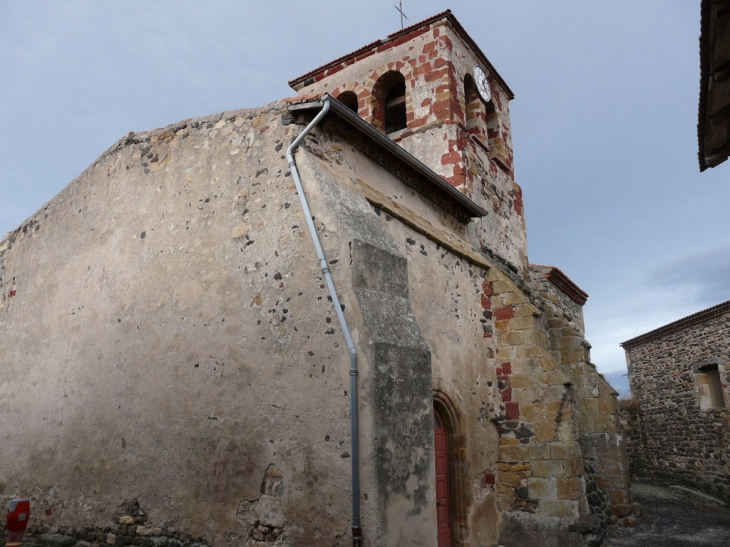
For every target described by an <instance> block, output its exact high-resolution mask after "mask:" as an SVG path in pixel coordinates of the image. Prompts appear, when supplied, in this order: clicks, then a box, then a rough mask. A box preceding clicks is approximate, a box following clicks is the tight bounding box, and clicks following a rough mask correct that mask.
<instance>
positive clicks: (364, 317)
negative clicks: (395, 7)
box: [0, 11, 633, 547]
mask: <svg viewBox="0 0 730 547" xmlns="http://www.w3.org/2000/svg"><path fill="white" fill-rule="evenodd" d="M289 83H290V85H291V87H292V88H293V89H294V91H295V92H296V96H294V97H292V98H289V99H286V100H279V101H275V102H273V103H271V104H269V105H267V106H264V107H261V108H258V109H250V110H236V111H228V112H223V113H220V114H215V115H211V116H206V117H202V118H196V119H188V120H184V121H182V122H179V123H176V124H173V125H171V126H168V127H165V128H162V129H155V130H153V131H149V132H144V133H130V134H129V135H127V136H125V137H123V138H122V139H120V140H119V141H118V142H117V143H116V144H114V145H113V146H112V147H111V148H110V149H109V150H107V151H106V152H104V153H103V154H102V155H101V156H100V157H99V158H98V159H97V160H96V161H95V162H94V163H93V164H92V165H91V166H90V167H89V168H88V169H86V170H85V171H84V172H83V173H81V174H80V175H79V176H78V178H76V179H75V180H74V181H72V182H71V183H70V184H69V185H68V186H67V187H66V188H65V189H64V190H62V191H61V192H60V193H59V194H58V195H57V196H55V197H54V198H53V199H52V200H51V201H49V202H48V203H47V204H45V205H44V206H43V207H42V208H41V209H40V210H39V211H38V212H36V213H35V214H34V215H32V216H31V217H30V218H29V219H28V220H27V221H25V222H24V223H23V224H22V225H21V226H20V227H19V228H18V229H17V230H15V231H13V232H10V233H8V234H6V236H5V237H4V238H3V239H2V241H0V393H1V396H0V413H2V415H3V417H4V419H3V420H2V422H1V425H0V428H1V429H0V433H1V435H2V445H3V449H2V454H3V457H2V458H1V459H0V497H3V499H7V498H9V497H15V496H21V495H22V496H26V497H28V498H30V499H31V502H32V510H31V511H32V518H31V523H30V528H31V532H32V533H44V532H54V533H58V534H62V535H66V536H69V537H71V538H73V539H74V540H83V541H86V542H89V543H91V544H93V545H97V544H98V546H99V547H107V546H110V545H118V546H121V545H139V546H151V545H170V546H172V547H193V546H195V547H202V546H208V545H211V546H213V547H228V546H231V547H232V546H234V545H235V546H245V547H269V546H277V547H284V546H286V547H315V546H316V547H322V546H327V547H330V546H331V547H336V546H344V545H348V546H349V545H353V546H362V547H365V546H367V547H404V546H409V547H410V546H414V547H415V546H419V547H420V546H423V547H457V546H459V547H461V546H470V547H495V546H497V545H502V546H504V547H517V546H520V547H529V546H535V547H537V546H540V547H551V546H555V547H557V546H561V547H563V546H582V545H601V544H602V543H603V541H604V537H605V533H606V527H607V525H608V524H610V523H613V522H617V521H618V520H619V519H622V518H624V517H627V516H629V515H630V514H631V512H632V508H633V505H632V503H631V499H630V493H629V477H628V467H627V463H626V462H627V460H626V449H625V445H624V441H623V438H622V436H621V434H620V425H619V417H618V408H617V402H616V395H617V394H616V392H615V391H614V390H613V389H612V387H611V386H610V385H609V384H608V383H607V382H606V381H605V380H604V379H603V377H602V376H601V375H600V374H598V372H597V371H596V369H595V365H593V364H592V363H591V361H590V344H589V343H588V342H587V341H586V339H585V329H584V323H583V305H584V304H585V302H586V299H587V297H588V295H587V294H586V293H585V292H584V291H583V290H582V289H581V288H579V287H578V286H577V285H576V284H575V283H573V281H571V280H570V279H569V277H568V276H567V275H566V274H565V273H563V272H562V271H561V270H560V269H559V268H557V267H554V266H542V265H534V264H530V263H529V260H528V254H527V235H526V228H525V206H524V202H523V194H522V189H521V188H520V186H519V185H518V184H517V182H515V180H514V179H515V169H514V162H515V158H514V154H513V147H512V137H511V134H512V126H511V123H510V113H509V108H510V101H511V100H512V99H513V98H514V94H513V92H512V90H510V88H509V86H508V85H507V83H506V82H505V81H504V80H503V78H502V77H501V76H500V75H499V73H498V72H497V70H496V69H495V67H494V66H492V64H491V63H490V62H489V60H488V59H487V57H486V56H485V55H484V53H483V52H482V51H481V49H480V48H479V46H478V45H477V44H476V43H475V42H474V41H473V40H472V39H471V38H470V37H469V35H468V33H467V32H466V30H465V29H464V28H463V27H462V25H461V24H460V23H459V21H458V20H457V19H456V18H455V17H454V15H453V14H452V13H451V12H450V11H446V12H444V13H441V14H438V15H435V16H433V17H431V18H429V19H427V20H425V21H422V22H420V23H418V24H415V25H413V26H411V27H408V28H405V29H403V30H401V31H399V32H396V33H394V34H391V35H390V36H388V37H387V38H385V39H382V40H378V41H376V42H373V43H371V44H369V45H367V46H364V47H362V48H361V49H359V50H357V51H354V52H352V53H350V54H347V55H344V56H342V57H340V58H338V59H336V60H334V61H332V62H331V63H328V64H326V65H324V66H322V67H319V68H317V69H315V70H312V71H310V72H308V73H306V74H304V75H302V76H300V77H298V78H295V79H294V80H292V81H291V82H289Z"/></svg>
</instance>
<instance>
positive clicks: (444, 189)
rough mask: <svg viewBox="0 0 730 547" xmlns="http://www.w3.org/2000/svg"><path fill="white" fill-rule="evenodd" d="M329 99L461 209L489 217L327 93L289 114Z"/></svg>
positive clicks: (335, 108) (294, 106) (293, 107)
mask: <svg viewBox="0 0 730 547" xmlns="http://www.w3.org/2000/svg"><path fill="white" fill-rule="evenodd" d="M325 99H328V100H329V101H330V112H334V113H335V114H337V115H338V116H339V117H340V118H341V119H343V120H345V121H346V122H347V123H349V124H350V125H352V126H354V127H355V128H356V129H358V130H359V131H360V132H362V133H364V134H365V135H366V136H367V137H369V138H370V139H372V140H373V141H375V142H377V143H378V144H380V145H381V146H382V147H383V148H385V149H387V150H388V151H389V152H391V153H392V154H393V155H395V156H396V157H398V158H399V159H400V160H402V161H403V162H404V163H406V164H407V165H409V166H410V167H411V168H413V169H414V170H416V171H417V172H418V173H420V174H421V175H422V176H424V177H425V178H426V179H427V180H429V181H430V182H432V183H433V184H434V185H435V186H436V188H438V189H439V191H441V192H443V193H445V194H446V195H448V196H449V198H450V199H452V200H454V201H455V202H457V203H458V204H459V206H460V207H461V208H463V209H464V210H466V211H468V216H469V217H471V218H474V217H484V216H487V212H486V211H485V210H484V209H482V208H481V207H479V205H477V204H476V203H474V202H473V201H472V200H471V199H469V198H468V197H467V196H465V195H464V194H462V193H461V192H459V190H457V189H456V188H454V187H453V186H451V184H449V183H448V181H446V180H444V178H443V177H441V175H439V174H438V173H436V172H435V171H433V170H432V169H431V168H430V167H428V166H427V165H425V164H424V163H423V162H421V161H420V160H419V159H418V158H416V157H415V156H413V155H412V154H411V153H410V152H408V151H407V150H406V149H405V148H403V147H401V146H399V145H398V144H396V143H394V142H393V141H392V140H390V139H389V138H388V137H387V136H385V135H384V134H383V133H381V132H380V131H378V130H377V129H375V128H374V127H373V126H372V125H370V124H369V123H368V122H366V121H365V120H363V119H362V118H361V117H360V116H358V115H357V114H356V113H355V112H353V111H352V110H350V109H349V108H348V107H347V106H345V105H344V104H342V103H341V102H340V101H338V100H337V99H335V98H334V97H332V96H330V95H328V94H326V93H325V94H324V95H321V96H318V98H316V97H315V98H311V99H308V100H302V101H299V102H298V103H296V104H290V105H289V107H288V108H289V111H297V110H308V109H312V108H318V107H319V108H321V107H322V106H323V105H324V100H325Z"/></svg>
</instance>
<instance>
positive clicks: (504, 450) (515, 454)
mask: <svg viewBox="0 0 730 547" xmlns="http://www.w3.org/2000/svg"><path fill="white" fill-rule="evenodd" d="M499 459H500V460H502V461H508V462H524V461H527V460H529V459H530V458H529V457H528V445H526V444H519V445H512V446H500V447H499Z"/></svg>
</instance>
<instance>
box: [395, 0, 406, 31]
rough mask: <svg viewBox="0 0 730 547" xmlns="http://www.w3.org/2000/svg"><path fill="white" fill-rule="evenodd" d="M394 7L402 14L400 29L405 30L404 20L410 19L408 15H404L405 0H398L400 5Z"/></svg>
mask: <svg viewBox="0 0 730 547" xmlns="http://www.w3.org/2000/svg"><path fill="white" fill-rule="evenodd" d="M393 7H394V8H395V9H397V10H398V13H400V29H401V30H403V18H404V17H405V18H406V19H408V17H407V16H406V14H405V13H403V0H398V5H397V6H396V5H394V6H393Z"/></svg>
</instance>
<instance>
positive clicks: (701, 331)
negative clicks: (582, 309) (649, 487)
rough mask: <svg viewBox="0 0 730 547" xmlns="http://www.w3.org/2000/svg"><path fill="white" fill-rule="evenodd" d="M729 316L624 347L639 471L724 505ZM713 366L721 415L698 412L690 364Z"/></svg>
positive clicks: (729, 413)
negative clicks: (636, 428) (637, 435)
mask: <svg viewBox="0 0 730 547" xmlns="http://www.w3.org/2000/svg"><path fill="white" fill-rule="evenodd" d="M729 338H730V313H728V312H727V311H726V312H725V313H723V314H722V315H720V316H719V317H714V318H711V319H709V320H707V321H704V322H701V323H699V324H694V325H690V326H688V327H685V328H682V329H679V330H676V331H675V332H670V333H669V334H665V335H663V336H658V337H656V338H654V339H651V340H648V341H645V342H639V343H636V344H634V343H627V344H625V345H624V348H625V349H626V360H627V363H628V366H629V380H630V382H631V393H632V395H633V397H634V399H635V400H636V403H637V405H638V410H637V412H638V426H639V428H640V438H641V441H642V445H641V446H640V447H637V449H639V450H641V451H642V458H641V462H642V464H643V465H642V468H641V472H642V474H643V473H646V474H648V475H649V476H653V477H661V478H665V479H669V480H672V481H677V482H680V483H684V484H687V485H690V486H694V487H697V488H701V489H704V490H706V491H707V492H709V493H711V494H713V495H716V496H718V497H721V498H723V499H725V500H730V458H729V457H728V454H729V452H728V451H729V450H730V409H729V408H728V407H730V396H729V395H730V391H729V390H728V384H730V369H729V368H728V367H729V363H730V345H729V344H728V340H729ZM708 361H712V362H714V363H716V364H717V365H718V370H719V372H720V378H721V381H722V384H723V385H722V389H723V392H724V393H723V395H724V403H725V408H716V409H707V410H702V409H701V408H700V396H701V395H700V387H699V386H698V379H697V375H696V371H695V369H696V365H701V364H702V363H704V362H708Z"/></svg>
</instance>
